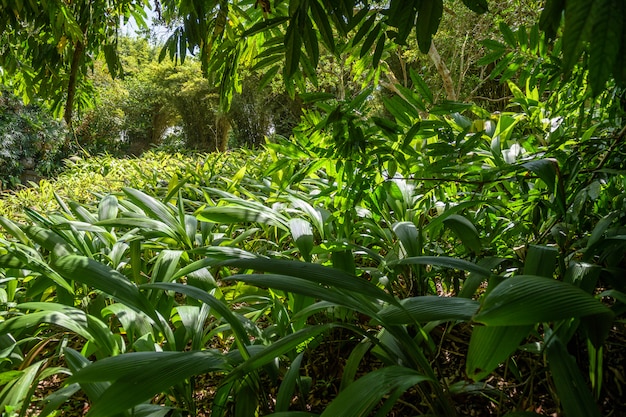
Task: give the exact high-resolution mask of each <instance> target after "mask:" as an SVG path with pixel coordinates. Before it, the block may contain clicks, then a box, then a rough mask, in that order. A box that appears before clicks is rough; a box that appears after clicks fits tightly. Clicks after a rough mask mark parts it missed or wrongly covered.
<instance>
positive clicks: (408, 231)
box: [392, 222, 422, 257]
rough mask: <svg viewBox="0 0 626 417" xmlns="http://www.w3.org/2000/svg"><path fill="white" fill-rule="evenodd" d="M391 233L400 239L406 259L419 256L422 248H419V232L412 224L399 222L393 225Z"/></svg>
mask: <svg viewBox="0 0 626 417" xmlns="http://www.w3.org/2000/svg"><path fill="white" fill-rule="evenodd" d="M392 229H393V232H394V233H395V234H396V236H398V239H400V243H401V244H402V248H403V249H404V252H405V254H406V257H413V256H420V255H421V254H422V248H420V247H419V244H418V243H419V231H418V230H417V227H415V224H413V223H412V222H399V223H396V224H394V225H393V228H392Z"/></svg>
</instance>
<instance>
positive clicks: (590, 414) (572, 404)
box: [546, 335, 601, 417]
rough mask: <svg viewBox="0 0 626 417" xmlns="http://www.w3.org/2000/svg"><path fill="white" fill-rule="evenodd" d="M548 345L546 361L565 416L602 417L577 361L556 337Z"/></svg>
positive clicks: (553, 336)
mask: <svg viewBox="0 0 626 417" xmlns="http://www.w3.org/2000/svg"><path fill="white" fill-rule="evenodd" d="M546 344H547V346H546V359H547V361H548V366H549V367H550V373H551V375H552V380H553V381H554V385H555V386H556V392H557V394H558V398H559V401H560V403H561V407H562V408H563V414H564V415H566V416H567V417H600V415H601V414H600V410H599V408H598V406H597V404H596V402H595V400H594V398H593V395H592V394H591V390H590V389H589V387H588V386H587V383H586V381H585V379H584V378H583V376H582V375H581V373H580V370H579V366H578V363H577V362H576V359H575V358H574V357H573V356H572V355H570V354H569V352H568V351H567V349H566V347H565V345H563V343H562V342H561V341H560V340H559V339H558V338H557V337H556V336H555V335H552V337H551V338H550V339H549V341H548V342H547V343H546Z"/></svg>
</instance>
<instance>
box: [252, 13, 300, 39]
mask: <svg viewBox="0 0 626 417" xmlns="http://www.w3.org/2000/svg"><path fill="white" fill-rule="evenodd" d="M288 20H289V17H288V16H278V17H273V18H271V19H264V20H261V21H260V22H258V23H255V24H254V25H252V27H250V28H249V29H247V30H245V31H244V32H243V33H242V34H241V37H242V38H246V37H248V36H251V35H255V34H257V33H261V32H265V31H266V30H268V29H271V28H274V27H277V26H280V25H282V24H283V23H285V22H286V21H288Z"/></svg>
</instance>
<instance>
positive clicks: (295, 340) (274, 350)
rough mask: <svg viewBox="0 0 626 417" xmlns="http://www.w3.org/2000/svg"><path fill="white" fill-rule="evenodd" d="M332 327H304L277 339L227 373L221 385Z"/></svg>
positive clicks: (300, 345)
mask: <svg viewBox="0 0 626 417" xmlns="http://www.w3.org/2000/svg"><path fill="white" fill-rule="evenodd" d="M334 327H337V325H335V324H333V323H329V324H322V325H317V326H310V327H305V328H304V329H302V330H298V331H297V332H295V333H292V334H290V335H287V336H284V337H282V338H280V339H278V340H277V341H275V342H274V343H272V344H271V345H268V346H266V347H264V348H263V349H262V350H261V351H259V352H258V353H255V354H253V355H252V356H251V357H250V358H249V359H247V360H246V361H245V362H243V363H242V364H240V365H239V366H237V367H236V368H235V369H233V370H232V371H231V372H229V374H228V376H227V377H226V379H225V380H224V381H223V384H228V383H229V382H231V381H234V380H237V379H239V378H242V377H244V376H246V375H248V374H249V373H250V372H252V371H255V370H257V369H258V368H260V367H261V366H263V365H266V364H268V363H270V362H272V361H274V360H276V358H279V357H281V356H282V355H285V354H287V353H289V352H291V351H293V350H294V349H296V348H298V347H302V346H303V344H306V342H307V341H310V340H312V339H313V338H315V337H316V336H317V335H319V334H321V333H323V332H326V331H328V330H330V329H332V328H334Z"/></svg>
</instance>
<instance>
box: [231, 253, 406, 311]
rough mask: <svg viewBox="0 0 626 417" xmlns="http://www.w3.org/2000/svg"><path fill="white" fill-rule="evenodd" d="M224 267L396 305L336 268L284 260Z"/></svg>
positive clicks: (373, 287)
mask: <svg viewBox="0 0 626 417" xmlns="http://www.w3.org/2000/svg"><path fill="white" fill-rule="evenodd" d="M222 265H224V266H227V265H228V266H234V267H237V268H244V269H252V270H257V271H265V272H271V273H274V274H281V275H289V276H294V277H298V278H301V279H304V280H307V281H311V282H313V283H316V284H322V285H326V286H328V287H331V288H332V287H336V288H340V289H343V290H347V291H348V292H351V293H355V294H362V295H365V296H367V297H368V298H372V299H374V300H383V301H387V302H389V303H392V304H395V303H396V299H395V298H394V297H392V296H391V295H389V294H387V293H386V292H385V291H383V290H381V289H380V288H378V287H377V286H376V285H374V284H372V283H371V282H370V281H367V280H364V279H362V278H359V277H356V276H354V275H352V274H348V273H346V272H343V271H341V270H338V269H335V268H329V267H326V266H323V265H318V264H312V263H307V262H299V261H288V260H282V259H263V258H257V259H233V260H228V261H224V262H223V263H222Z"/></svg>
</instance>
